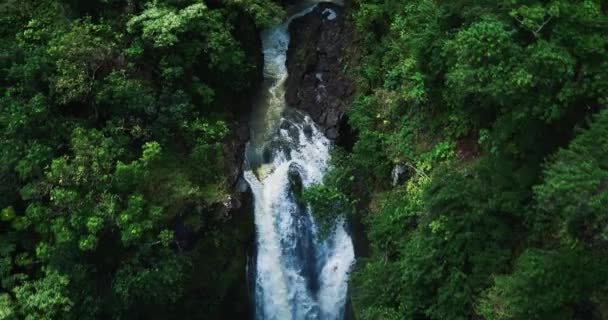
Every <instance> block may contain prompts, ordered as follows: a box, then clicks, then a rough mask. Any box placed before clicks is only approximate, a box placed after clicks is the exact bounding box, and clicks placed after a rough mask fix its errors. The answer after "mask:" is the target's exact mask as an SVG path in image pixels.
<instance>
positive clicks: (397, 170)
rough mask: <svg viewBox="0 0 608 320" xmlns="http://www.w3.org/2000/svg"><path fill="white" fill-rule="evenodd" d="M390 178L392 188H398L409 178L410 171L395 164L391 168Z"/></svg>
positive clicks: (406, 167)
mask: <svg viewBox="0 0 608 320" xmlns="http://www.w3.org/2000/svg"><path fill="white" fill-rule="evenodd" d="M391 176H392V178H393V187H394V186H398V185H400V184H402V183H404V182H405V181H407V180H408V179H409V178H411V176H412V170H411V169H410V167H408V166H405V165H402V164H397V165H395V166H394V167H393V171H392V173H391Z"/></svg>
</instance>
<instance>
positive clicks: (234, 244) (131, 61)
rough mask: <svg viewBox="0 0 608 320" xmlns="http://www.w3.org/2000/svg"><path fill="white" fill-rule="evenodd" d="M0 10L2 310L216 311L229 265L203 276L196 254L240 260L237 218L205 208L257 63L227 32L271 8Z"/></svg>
mask: <svg viewBox="0 0 608 320" xmlns="http://www.w3.org/2000/svg"><path fill="white" fill-rule="evenodd" d="M0 12H1V13H2V14H0V21H1V27H0V164H1V165H0V279H1V281H0V319H7V320H8V319H10V320H16V319H49V320H51V319H53V320H55V319H68V320H69V319H83V320H93V319H102V318H103V319H177V318H183V317H189V316H190V315H191V314H194V313H195V312H196V313H199V312H200V314H202V315H203V316H202V317H204V316H205V315H207V314H209V315H210V314H211V312H215V315H216V316H215V317H216V318H221V317H222V316H221V314H222V312H223V311H222V309H220V307H219V306H220V305H221V303H223V302H224V300H226V299H227V296H228V291H229V290H228V289H226V288H227V287H238V286H239V284H238V282H239V281H240V277H241V276H242V272H241V269H239V268H237V267H234V266H232V267H231V268H230V270H229V271H228V273H229V274H228V275H226V276H225V277H224V278H222V279H221V280H220V281H216V280H215V279H210V278H205V279H203V278H201V277H200V276H199V274H198V270H197V268H195V267H193V261H196V262H197V264H198V265H200V264H208V268H209V270H208V272H207V273H209V274H214V273H216V272H215V271H217V270H219V269H222V270H224V268H225V266H226V265H228V264H230V263H231V261H230V259H232V258H235V261H236V260H238V259H241V260H244V255H245V254H244V252H240V251H239V252H237V251H238V250H239V248H242V247H244V243H245V242H246V241H245V240H242V239H241V238H239V237H238V236H237V235H238V234H239V233H238V232H240V233H242V235H241V237H244V238H246V239H247V241H248V240H249V236H250V234H251V231H250V230H249V224H247V225H245V224H244V225H239V226H237V227H236V228H237V231H238V232H233V231H232V230H230V229H229V228H230V227H231V226H229V224H228V223H227V222H226V220H229V219H225V217H223V216H222V217H220V215H219V214H217V212H215V208H217V207H218V204H219V203H223V202H224V201H225V200H226V197H227V194H228V193H229V192H230V190H229V189H230V187H231V184H232V183H233V181H227V175H226V174H225V172H226V171H227V170H226V165H227V161H226V157H225V153H226V148H225V141H226V140H227V139H229V138H231V135H232V134H233V133H232V129H233V123H235V119H237V118H238V117H240V116H239V115H237V114H235V110H238V108H239V107H240V106H239V105H238V104H239V102H238V101H241V100H243V99H241V98H240V97H239V95H242V94H243V90H244V89H247V88H248V87H249V86H250V85H251V84H252V82H253V79H257V73H258V72H261V70H259V68H257V65H256V64H257V60H255V58H254V57H255V56H256V53H255V52H252V50H253V48H255V45H256V44H257V42H256V39H255V38H254V37H248V36H243V35H242V34H240V32H241V31H242V30H247V29H251V34H253V35H255V34H257V33H258V31H259V30H258V28H261V27H266V26H269V25H270V24H275V23H276V22H277V21H279V20H281V19H282V17H283V9H282V8H281V7H280V6H278V5H277V3H276V2H274V1H247V2H242V1H223V2H221V3H218V2H211V1H172V0H166V1H119V0H111V1H105V0H103V1H84V2H83V1H71V0H65V1H64V0H62V1H52V0H42V1H34V0H24V1H12V0H9V1H5V2H3V3H2V4H1V5H0ZM230 160H232V159H230ZM238 165H240V164H238ZM231 179H232V178H231ZM222 234H230V235H231V236H232V237H233V238H234V239H236V240H234V241H230V240H226V239H224V238H222V237H220V235H222ZM241 240H242V241H241ZM198 242H201V243H204V245H199V244H198ZM210 243H211V244H213V245H209V244H210ZM216 243H217V244H221V245H222V246H221V247H220V246H217V247H216V246H214V244H216ZM230 250H232V251H234V252H236V253H235V254H230V255H226V252H227V251H230ZM238 262H242V261H240V260H239V261H238ZM235 263H236V262H235ZM242 265H244V262H242V263H241V264H240V265H239V267H242ZM211 270H213V272H212V271H211ZM204 301H209V302H210V303H208V304H206V306H207V307H204V306H201V304H205V303H204ZM243 301H244V299H243ZM224 309H225V308H224ZM231 311H232V310H230V312H231ZM199 318H201V316H199Z"/></svg>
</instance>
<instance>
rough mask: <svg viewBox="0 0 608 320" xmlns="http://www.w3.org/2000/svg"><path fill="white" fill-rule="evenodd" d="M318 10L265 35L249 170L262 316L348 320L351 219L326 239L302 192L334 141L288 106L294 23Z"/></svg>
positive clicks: (316, 179) (316, 178)
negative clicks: (288, 61)
mask: <svg viewBox="0 0 608 320" xmlns="http://www.w3.org/2000/svg"><path fill="white" fill-rule="evenodd" d="M311 10H312V7H310V8H308V9H306V10H304V11H302V12H300V13H298V14H296V15H295V16H293V17H292V18H290V19H289V20H288V21H287V22H285V23H284V24H283V25H281V26H278V27H276V28H274V29H270V30H267V31H264V32H263V34H262V42H263V46H264V62H265V65H264V75H265V85H264V89H263V92H262V94H261V97H260V101H258V105H257V106H256V110H255V112H254V115H253V121H252V134H253V137H252V141H251V143H250V145H249V146H248V150H247V162H248V163H247V167H248V168H249V170H247V171H245V173H244V176H245V179H246V180H247V182H248V183H249V185H250V186H251V189H252V192H253V195H254V201H255V208H254V210H255V224H256V248H257V254H256V259H255V297H254V298H255V306H256V319H258V320H273V319H276V320H290V319H292V320H300V319H319V320H341V319H343V318H344V308H345V304H346V296H347V284H348V275H349V272H350V270H351V267H352V265H353V263H354V259H355V257H354V250H353V245H352V240H351V238H350V236H349V235H348V233H347V232H346V229H345V223H344V220H343V219H342V218H337V221H336V223H335V226H334V229H333V232H332V234H331V235H330V236H329V237H328V238H327V239H326V240H323V241H321V240H319V238H318V236H317V228H316V225H315V222H314V218H313V216H312V215H311V212H310V208H309V207H308V206H307V205H304V204H299V203H298V202H297V201H296V198H295V193H294V188H297V187H294V186H296V185H299V184H300V183H301V185H302V187H303V188H306V187H308V186H311V185H313V184H317V183H321V182H322V179H323V176H324V174H325V172H326V170H327V166H328V161H329V157H330V156H329V152H330V149H331V147H332V146H331V143H330V141H329V140H328V139H327V138H326V137H325V136H324V135H323V133H322V132H321V131H320V130H319V129H318V128H317V126H316V125H315V124H314V122H313V121H312V120H311V119H310V117H308V116H305V115H302V114H300V113H299V112H296V111H295V110H291V109H289V108H287V107H286V105H285V97H284V96H285V81H286V79H287V76H288V75H287V68H286V66H285V61H286V54H287V48H288V46H289V33H288V26H289V23H290V22H291V20H293V19H294V18H295V17H298V16H302V15H304V14H306V13H308V12H310V11H311ZM299 180H301V182H300V181H299ZM336 216H337V217H339V216H340V213H339V212H337V213H336Z"/></svg>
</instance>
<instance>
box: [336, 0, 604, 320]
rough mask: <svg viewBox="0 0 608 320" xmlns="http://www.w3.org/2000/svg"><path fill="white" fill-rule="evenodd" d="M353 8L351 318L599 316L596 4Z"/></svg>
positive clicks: (377, 4) (600, 66) (600, 50)
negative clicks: (360, 235) (356, 50)
mask: <svg viewBox="0 0 608 320" xmlns="http://www.w3.org/2000/svg"><path fill="white" fill-rule="evenodd" d="M353 19H354V24H355V26H356V28H357V31H358V32H359V35H360V38H361V40H362V47H361V52H362V58H361V63H360V66H358V67H357V68H356V70H354V72H355V75H356V78H357V82H358V84H359V86H358V87H359V92H358V94H359V96H358V98H357V99H356V101H355V103H354V104H353V106H352V108H351V110H350V112H349V121H350V124H351V126H352V127H353V128H354V129H355V130H356V132H357V140H356V143H355V146H354V148H353V151H352V153H351V154H349V155H348V156H347V160H346V161H344V162H343V164H341V165H340V166H339V168H338V169H337V170H338V171H339V170H348V171H349V172H350V174H352V175H353V176H354V177H356V178H355V181H354V182H353V183H350V184H348V185H347V186H346V187H344V188H341V187H340V185H338V192H341V193H342V194H343V195H344V196H345V197H346V198H348V199H353V200H355V202H356V203H357V204H358V205H357V209H358V210H357V212H356V213H355V215H359V216H361V219H362V220H363V221H364V223H365V226H366V228H367V234H366V235H367V237H368V238H369V245H370V247H371V252H370V255H369V256H368V257H365V258H363V259H361V260H362V261H360V263H359V265H358V267H357V270H356V271H355V273H354V275H353V284H352V287H351V290H352V297H353V307H354V309H355V314H356V316H357V317H358V318H361V319H442V320H443V319H477V318H484V319H582V318H586V319H603V318H605V316H606V314H605V301H606V300H605V299H606V291H605V286H606V280H607V279H608V278H607V277H606V273H605V272H604V271H603V270H602V268H601V267H600V266H601V265H602V263H603V261H605V259H606V254H605V250H604V249H603V248H604V245H605V241H606V225H607V223H608V221H606V219H605V208H606V207H607V206H608V200H607V198H606V183H607V181H608V178H607V173H606V166H607V164H606V154H608V150H607V149H606V147H605V145H606V141H605V140H606V139H605V137H606V136H608V133H607V132H606V121H605V118H606V111H605V110H603V109H605V108H606V99H605V96H606V92H605V89H600V87H601V86H604V87H606V84H607V83H606V80H607V79H608V72H607V71H608V69H606V65H605V61H606V59H607V58H608V51H607V50H606V48H607V47H606V45H605V44H606V41H608V37H606V26H608V18H607V16H606V8H605V5H604V4H603V3H602V2H601V1H582V2H568V1H560V0H557V1H547V2H542V3H541V2H530V1H519V0H517V1H507V2H504V1H503V2H496V1H467V0H465V1H443V2H441V1H433V0H416V1H403V0H390V1H355V4H354V13H353ZM598 111H599V112H598ZM594 113H598V114H597V115H593V114H594ZM588 119H592V121H588ZM576 128H579V129H576ZM560 148H561V149H560ZM396 166H399V167H396ZM393 168H402V169H403V168H405V173H404V175H405V178H406V181H405V182H403V183H402V184H398V185H391V182H392V181H391V180H392V179H390V172H391V169H393ZM353 185H354V186H353ZM594 284H595V285H594ZM547 288H552V289H551V290H547ZM585 310H586V311H585Z"/></svg>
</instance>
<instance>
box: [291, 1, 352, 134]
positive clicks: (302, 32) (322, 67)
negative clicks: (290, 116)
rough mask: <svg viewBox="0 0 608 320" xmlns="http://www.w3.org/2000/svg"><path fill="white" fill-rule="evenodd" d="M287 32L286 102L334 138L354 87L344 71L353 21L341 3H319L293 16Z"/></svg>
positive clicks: (350, 43)
mask: <svg viewBox="0 0 608 320" xmlns="http://www.w3.org/2000/svg"><path fill="white" fill-rule="evenodd" d="M289 33H290V36H291V41H290V45H289V51H288V53H287V69H288V71H289V79H288V80H287V91H286V94H285V98H286V100H287V104H288V105H290V106H291V107H295V108H297V109H300V110H303V111H304V112H306V113H307V114H309V115H310V116H311V117H312V118H313V120H314V121H315V122H316V123H317V124H318V125H320V126H321V127H323V128H324V129H325V132H326V133H328V134H330V135H331V136H328V137H329V138H330V139H337V138H339V136H340V133H341V132H340V123H341V120H342V118H343V117H344V114H345V112H346V111H347V108H348V106H350V104H351V102H352V101H353V96H354V91H355V88H354V82H353V80H352V79H350V78H349V77H348V75H347V74H346V72H345V69H346V68H345V66H346V65H347V64H348V63H349V61H350V57H351V55H350V54H349V49H351V48H352V47H353V44H354V32H353V27H352V22H351V21H350V19H349V18H348V14H347V13H345V12H344V8H343V7H340V6H338V5H335V4H332V3H321V4H319V5H318V6H317V7H316V8H315V9H314V10H313V11H312V12H311V13H309V14H307V15H305V16H303V17H301V18H298V19H295V20H294V21H293V22H292V23H291V25H290V27H289Z"/></svg>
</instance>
